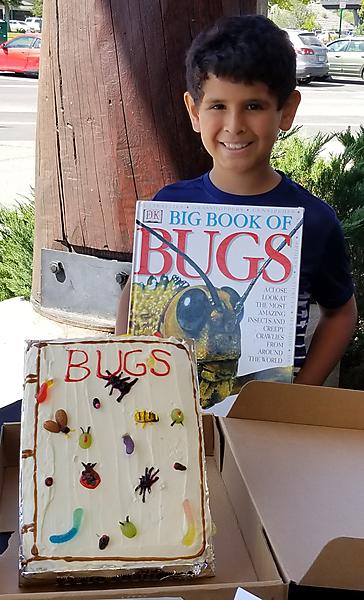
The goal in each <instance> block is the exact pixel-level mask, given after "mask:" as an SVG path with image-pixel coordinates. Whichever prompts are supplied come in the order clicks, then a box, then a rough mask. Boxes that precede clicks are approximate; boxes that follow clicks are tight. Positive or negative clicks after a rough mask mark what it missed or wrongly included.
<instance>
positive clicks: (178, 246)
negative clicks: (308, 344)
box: [129, 201, 303, 415]
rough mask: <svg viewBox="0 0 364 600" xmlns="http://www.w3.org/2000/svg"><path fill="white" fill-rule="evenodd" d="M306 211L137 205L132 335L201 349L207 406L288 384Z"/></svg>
mask: <svg viewBox="0 0 364 600" xmlns="http://www.w3.org/2000/svg"><path fill="white" fill-rule="evenodd" d="M302 224H303V208H282V207H264V206H231V205H216V204H213V205H211V204H192V203H191V204H189V203H181V202H178V203H172V202H150V201H139V202H137V207H136V220H135V235H134V250H133V264H132V274H131V277H132V285H131V297H130V310H129V333H130V334H132V335H159V336H161V337H169V336H174V337H176V338H182V339H191V338H192V339H193V340H194V342H195V348H196V355H197V365H198V375H199V385H200V398H201V406H202V408H203V409H205V410H209V412H213V413H214V414H220V415H226V414H227V413H228V411H229V409H230V407H231V406H232V404H233V402H234V399H235V397H236V394H237V393H238V392H239V390H240V388H241V386H242V385H243V384H244V383H245V382H246V381H249V380H250V379H269V380H279V381H291V380H292V374H293V362H294V346H295V334H296V318H297V299H298V284H299V271H300V255H301V240H302Z"/></svg>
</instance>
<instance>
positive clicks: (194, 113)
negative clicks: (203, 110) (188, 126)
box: [183, 92, 201, 133]
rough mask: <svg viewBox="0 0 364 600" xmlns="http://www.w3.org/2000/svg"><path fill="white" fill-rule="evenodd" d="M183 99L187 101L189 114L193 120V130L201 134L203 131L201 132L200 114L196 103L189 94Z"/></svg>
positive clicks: (186, 93) (185, 94)
mask: <svg viewBox="0 0 364 600" xmlns="http://www.w3.org/2000/svg"><path fill="white" fill-rule="evenodd" d="M183 99H184V101H185V105H186V108H187V112H188V114H189V116H190V119H191V123H192V128H193V130H194V131H197V133H199V132H200V131H201V130H200V117H199V114H198V108H197V106H196V104H195V101H194V99H193V98H192V96H191V94H190V93H189V92H185V93H184V96H183Z"/></svg>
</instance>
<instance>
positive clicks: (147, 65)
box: [32, 0, 267, 305]
mask: <svg viewBox="0 0 364 600" xmlns="http://www.w3.org/2000/svg"><path fill="white" fill-rule="evenodd" d="M76 4H77V9H75V3H74V2H72V1H71V0H44V3H43V18H44V20H43V32H42V54H41V75H40V82H39V100H38V123H37V158H36V192H35V193H36V232H35V253H34V277H33V289H32V297H33V301H34V303H35V305H40V304H41V298H40V275H41V273H40V249H41V248H44V247H45V248H49V249H55V250H64V251H65V252H76V253H83V254H93V255H96V256H99V257H106V258H112V257H115V258H119V259H121V260H130V257H131V251H132V232H133V219H134V206H135V201H136V199H138V198H139V199H146V198H150V197H152V196H153V195H154V193H155V192H156V191H157V190H158V189H159V188H161V187H162V186H164V185H165V184H167V183H170V182H172V181H175V180H176V179H181V178H190V177H194V176H196V175H197V174H200V173H202V172H203V171H204V170H206V169H207V168H208V165H209V159H208V157H207V155H206V153H205V152H204V151H203V149H202V148H201V144H200V142H199V138H198V137H197V136H196V134H194V133H193V132H192V129H191V127H190V125H189V122H188V118H187V115H186V112H185V109H184V105H183V100H182V95H183V92H184V90H185V79H184V56H185V52H186V49H187V48H188V46H189V45H190V43H191V40H192V38H193V37H194V36H195V35H196V34H197V33H198V32H199V31H200V30H201V29H202V28H204V27H206V26H208V25H210V24H212V23H213V22H214V21H215V20H216V19H217V18H218V17H220V16H222V15H241V14H251V13H256V12H261V13H264V12H265V11H266V5H267V2H266V1H265V0H219V1H216V0H179V1H176V0H78V2H77V3H76Z"/></svg>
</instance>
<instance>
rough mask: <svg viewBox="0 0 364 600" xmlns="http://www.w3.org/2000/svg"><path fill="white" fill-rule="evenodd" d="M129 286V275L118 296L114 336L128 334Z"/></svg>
mask: <svg viewBox="0 0 364 600" xmlns="http://www.w3.org/2000/svg"><path fill="white" fill-rule="evenodd" d="M130 285H131V276H130V275H129V277H128V280H127V282H126V284H125V286H124V287H123V289H122V292H121V296H120V301H119V306H118V313H117V316H116V325H115V335H121V334H123V333H127V332H128V316H129V298H130Z"/></svg>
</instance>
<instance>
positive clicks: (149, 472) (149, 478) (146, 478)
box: [135, 467, 159, 502]
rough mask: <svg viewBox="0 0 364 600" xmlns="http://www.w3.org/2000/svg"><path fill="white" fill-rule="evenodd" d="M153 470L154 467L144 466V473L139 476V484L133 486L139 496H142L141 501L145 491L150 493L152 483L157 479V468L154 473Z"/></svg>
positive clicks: (143, 499)
mask: <svg viewBox="0 0 364 600" xmlns="http://www.w3.org/2000/svg"><path fill="white" fill-rule="evenodd" d="M153 471H154V467H150V469H148V467H145V474H144V475H142V476H141V477H139V485H138V486H137V487H136V488H135V491H136V492H137V491H138V490H139V496H143V497H142V501H143V502H145V494H146V493H147V491H148V492H149V494H150V492H151V488H152V485H153V483H156V482H157V481H158V479H159V477H157V475H158V473H159V469H157V470H156V471H155V472H154V473H153Z"/></svg>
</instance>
